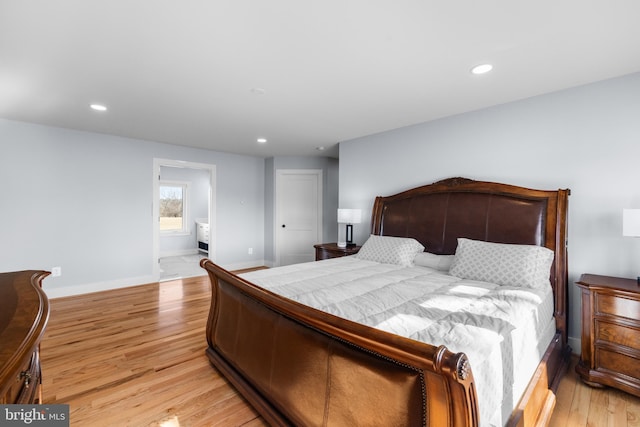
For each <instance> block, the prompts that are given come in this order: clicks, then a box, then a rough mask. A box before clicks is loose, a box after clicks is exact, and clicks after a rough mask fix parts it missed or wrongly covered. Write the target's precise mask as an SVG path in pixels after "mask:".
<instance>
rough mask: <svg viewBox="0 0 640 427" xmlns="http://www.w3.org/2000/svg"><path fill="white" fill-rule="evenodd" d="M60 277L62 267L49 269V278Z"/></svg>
mask: <svg viewBox="0 0 640 427" xmlns="http://www.w3.org/2000/svg"><path fill="white" fill-rule="evenodd" d="M60 276H62V267H53V268H52V269H51V277H60Z"/></svg>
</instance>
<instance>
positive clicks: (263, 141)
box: [257, 138, 267, 144]
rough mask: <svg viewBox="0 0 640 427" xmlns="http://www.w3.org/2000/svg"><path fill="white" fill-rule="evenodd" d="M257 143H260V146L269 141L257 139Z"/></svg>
mask: <svg viewBox="0 0 640 427" xmlns="http://www.w3.org/2000/svg"><path fill="white" fill-rule="evenodd" d="M257 141H258V142H259V143H260V144H264V143H266V142H267V139H266V138H258V139H257Z"/></svg>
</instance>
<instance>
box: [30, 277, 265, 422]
mask: <svg viewBox="0 0 640 427" xmlns="http://www.w3.org/2000/svg"><path fill="white" fill-rule="evenodd" d="M208 280H209V279H208V277H206V276H205V277H200V278H191V279H184V280H176V281H171V282H163V283H160V284H158V283H154V284H148V285H142V286H136V287H130V288H125V289H119V290H113V291H106V292H98V293H93V294H87V295H80V296H74V297H67V298H59V299H53V300H51V315H50V320H49V325H48V327H47V329H46V331H45V336H44V339H43V341H42V345H41V358H42V371H43V392H44V394H43V400H44V402H45V403H66V404H69V405H70V419H71V425H72V426H91V427H93V426H163V427H174V426H247V427H256V426H265V425H266V424H265V423H264V422H263V421H262V419H261V418H260V417H259V416H258V415H257V414H256V412H255V411H254V410H253V409H252V408H251V407H250V406H249V405H248V404H247V403H246V402H245V401H244V399H243V398H242V397H240V396H239V395H238V394H237V393H236V391H235V389H233V387H232V386H231V385H229V384H228V383H227V382H226V380H225V379H223V378H222V377H221V376H220V375H219V374H218V372H217V371H216V370H215V369H214V368H213V367H212V366H211V365H210V363H209V360H208V359H207V357H206V356H205V353H204V351H205V348H206V346H207V344H206V339H205V326H206V319H207V314H208V311H209V302H210V287H209V282H208Z"/></svg>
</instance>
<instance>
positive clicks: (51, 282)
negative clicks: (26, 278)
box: [0, 119, 264, 297]
mask: <svg viewBox="0 0 640 427" xmlns="http://www.w3.org/2000/svg"><path fill="white" fill-rule="evenodd" d="M154 158H162V159H176V160H186V161H191V162H197V163H209V164H215V165H216V173H217V179H216V181H217V191H216V199H217V211H216V222H217V224H216V232H217V248H218V250H217V260H216V261H217V262H218V263H219V264H221V265H222V266H224V267H227V268H242V267H244V266H253V265H262V264H263V263H264V251H263V247H264V237H263V236H264V217H263V212H264V159H262V158H258V157H251V156H239V155H233V154H226V153H219V152H214V151H208V150H199V149H193V148H186V147H181V146H175V145H169V144H162V143H157V142H150V141H142V140H134V139H127V138H120V137H114V136H109V135H102V134H94V133H88V132H80V131H73V130H67V129H61V128H54V127H48V126H40V125H33V124H28V123H22V122H15V121H9V120H4V119H0V162H1V164H0V182H2V183H3V192H2V197H1V198H0V271H14V270H23V269H44V270H49V269H51V268H52V267H54V266H61V267H62V276H61V277H59V278H51V277H49V278H47V279H45V282H44V289H45V290H46V291H47V293H48V294H49V295H50V296H53V297H55V296H60V295H67V294H73V293H81V292H86V291H90V290H102V289H107V288H113V287H118V286H127V285H132V284H140V283H145V282H150V281H152V280H153V279H154V278H153V277H152V262H153V246H152V245H153V242H152V241H153V235H152V231H153V230H152V228H153V226H152V220H153V218H152V190H153V187H152V186H153V181H152V180H153V159H154ZM247 247H253V248H255V250H254V253H253V255H248V254H247V250H246V248H247Z"/></svg>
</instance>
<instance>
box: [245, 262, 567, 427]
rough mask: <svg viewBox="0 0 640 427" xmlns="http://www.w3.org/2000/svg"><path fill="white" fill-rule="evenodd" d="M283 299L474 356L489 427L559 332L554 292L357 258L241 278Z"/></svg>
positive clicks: (501, 417) (501, 418)
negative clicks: (286, 298)
mask: <svg viewBox="0 0 640 427" xmlns="http://www.w3.org/2000/svg"><path fill="white" fill-rule="evenodd" d="M241 276H242V277H244V278H246V279H247V280H249V281H251V282H253V283H255V284H257V285H259V286H262V287H264V288H266V289H269V290H271V291H273V292H275V293H278V294H280V295H282V296H285V297H288V298H290V299H293V300H295V301H298V302H301V303H303V304H306V305H309V306H311V307H314V308H317V309H319V310H322V311H325V312H328V313H332V314H335V315H337V316H340V317H343V318H346V319H349V320H353V321H356V322H359V323H362V324H365V325H368V326H372V327H375V328H378V329H381V330H384V331H388V332H392V333H394V334H397V335H402V336H404V337H407V338H412V339H415V340H418V341H422V342H426V343H429V344H432V345H436V346H438V345H445V346H447V348H448V349H449V350H450V351H452V352H464V353H465V354H467V356H468V357H469V361H470V363H471V368H472V371H473V374H474V378H475V381H476V390H477V393H478V400H479V409H480V420H481V425H483V426H502V425H504V423H506V421H507V420H508V418H509V415H510V414H511V412H512V410H513V408H514V407H515V405H516V404H517V403H518V400H519V399H520V396H521V395H522V393H523V392H524V389H525V388H526V386H527V384H528V382H529V380H530V378H531V376H532V374H533V372H534V371H535V368H536V366H537V365H538V363H539V361H540V360H541V359H542V356H543V354H544V351H545V349H546V348H547V346H548V345H549V343H550V342H551V339H552V338H553V335H554V334H555V329H556V328H555V321H554V319H553V294H552V290H551V287H550V286H546V287H541V288H540V289H532V288H523V287H512V286H499V285H495V284H491V283H486V282H480V281H472V280H463V279H459V278H457V277H453V276H450V275H448V274H446V272H442V271H438V270H434V269H431V268H427V267H417V266H413V267H403V266H400V265H393V264H381V263H377V262H373V261H366V260H361V259H358V258H356V257H353V256H351V257H343V258H334V259H329V260H325V261H318V262H311V263H303V264H295V265H290V266H286V267H279V268H274V269H267V270H258V271H254V272H250V273H245V274H242V275H241Z"/></svg>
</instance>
